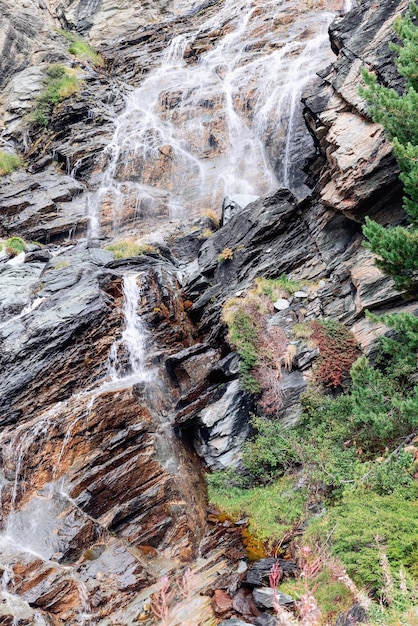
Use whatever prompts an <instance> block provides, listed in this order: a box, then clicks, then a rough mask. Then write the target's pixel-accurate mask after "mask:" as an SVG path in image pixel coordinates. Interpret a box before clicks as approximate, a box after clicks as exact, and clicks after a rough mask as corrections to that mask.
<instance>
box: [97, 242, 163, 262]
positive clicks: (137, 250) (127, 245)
mask: <svg viewBox="0 0 418 626" xmlns="http://www.w3.org/2000/svg"><path fill="white" fill-rule="evenodd" d="M106 250H109V251H110V252H113V256H114V257H115V259H126V258H128V257H133V256H140V255H141V254H158V253H159V250H158V248H157V247H156V246H153V245H151V244H149V243H143V244H138V243H135V242H134V241H118V242H116V243H112V244H111V245H110V246H106Z"/></svg>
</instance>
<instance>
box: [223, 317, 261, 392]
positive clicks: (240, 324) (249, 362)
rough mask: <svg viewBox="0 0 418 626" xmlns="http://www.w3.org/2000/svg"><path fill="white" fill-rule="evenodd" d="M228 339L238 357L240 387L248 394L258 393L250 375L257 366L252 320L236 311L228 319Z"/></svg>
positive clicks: (253, 323)
mask: <svg viewBox="0 0 418 626" xmlns="http://www.w3.org/2000/svg"><path fill="white" fill-rule="evenodd" d="M228 328H229V338H230V341H231V343H232V345H233V346H234V347H235V349H236V351H237V352H238V354H239V357H240V379H241V386H242V388H243V389H244V390H245V391H249V392H250V393H259V392H260V390H261V388H260V384H259V382H258V381H257V380H256V378H255V377H254V376H253V374H252V373H251V372H252V370H253V369H254V368H256V367H257V366H258V365H259V357H258V349H257V327H256V325H255V320H254V318H253V317H252V316H251V315H250V314H249V313H246V312H245V311H244V310H241V309H238V310H237V311H236V312H235V313H234V314H233V315H232V316H231V318H230V323H229V324H228Z"/></svg>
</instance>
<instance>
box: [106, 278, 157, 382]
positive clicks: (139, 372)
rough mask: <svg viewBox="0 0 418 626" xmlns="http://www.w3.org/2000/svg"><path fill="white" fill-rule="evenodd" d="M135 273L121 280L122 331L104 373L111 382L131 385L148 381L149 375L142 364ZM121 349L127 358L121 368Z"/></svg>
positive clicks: (143, 349) (142, 336) (142, 335)
mask: <svg viewBox="0 0 418 626" xmlns="http://www.w3.org/2000/svg"><path fill="white" fill-rule="evenodd" d="M137 280H138V279H137V275H136V274H125V276H124V277H123V318H124V326H125V327H124V330H123V332H122V336H121V338H120V340H116V341H115V342H114V343H113V345H112V347H111V349H110V354H109V360H108V373H109V376H110V379H111V382H117V381H121V380H126V379H128V381H130V382H131V383H132V384H133V383H134V382H149V381H150V380H151V379H152V372H151V371H150V369H149V368H147V367H146V364H145V356H146V335H147V333H146V329H145V326H144V324H143V322H142V320H141V318H140V317H139V315H138V312H137V311H138V303H139V298H140V289H139V287H138V282H137ZM121 350H124V351H125V352H126V353H127V356H128V359H127V364H126V365H125V364H124V363H123V362H121V361H120V359H119V353H120V351H121Z"/></svg>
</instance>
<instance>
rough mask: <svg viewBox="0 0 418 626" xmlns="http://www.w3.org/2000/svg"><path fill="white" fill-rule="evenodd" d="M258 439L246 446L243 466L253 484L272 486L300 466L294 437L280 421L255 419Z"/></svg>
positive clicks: (252, 421) (254, 423) (253, 424)
mask: <svg viewBox="0 0 418 626" xmlns="http://www.w3.org/2000/svg"><path fill="white" fill-rule="evenodd" d="M251 423H252V426H253V427H254V429H255V431H256V436H255V437H254V438H253V439H252V440H250V441H247V442H246V443H245V444H244V448H243V455H242V463H243V465H244V467H245V470H246V474H247V476H249V479H250V482H254V481H255V482H257V483H270V482H271V481H272V480H274V479H277V478H278V477H279V476H281V475H283V473H284V472H285V471H286V470H288V469H289V468H290V467H292V466H294V465H295V464H297V463H300V458H299V455H298V453H297V450H295V449H294V448H292V437H291V436H290V435H289V432H286V431H285V430H284V429H283V427H282V426H281V424H280V422H279V421H278V420H266V419H262V418H260V417H253V419H252V420H251Z"/></svg>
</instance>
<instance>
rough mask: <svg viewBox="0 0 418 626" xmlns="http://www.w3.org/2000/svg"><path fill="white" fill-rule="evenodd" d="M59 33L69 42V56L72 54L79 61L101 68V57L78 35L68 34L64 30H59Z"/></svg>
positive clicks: (102, 62) (102, 63)
mask: <svg viewBox="0 0 418 626" xmlns="http://www.w3.org/2000/svg"><path fill="white" fill-rule="evenodd" d="M59 32H60V34H61V35H62V36H63V37H65V39H67V40H68V41H71V46H70V47H69V48H68V52H69V53H70V54H73V55H74V56H75V57H76V58H77V59H79V60H80V61H84V62H89V63H92V64H93V65H97V66H99V67H103V65H104V60H103V57H102V56H101V55H100V54H99V53H98V52H96V50H95V49H94V48H93V47H92V46H91V45H90V44H89V43H87V42H86V41H84V40H83V39H82V38H81V37H80V36H79V35H76V34H74V33H70V32H68V31H66V30H60V31H59Z"/></svg>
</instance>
